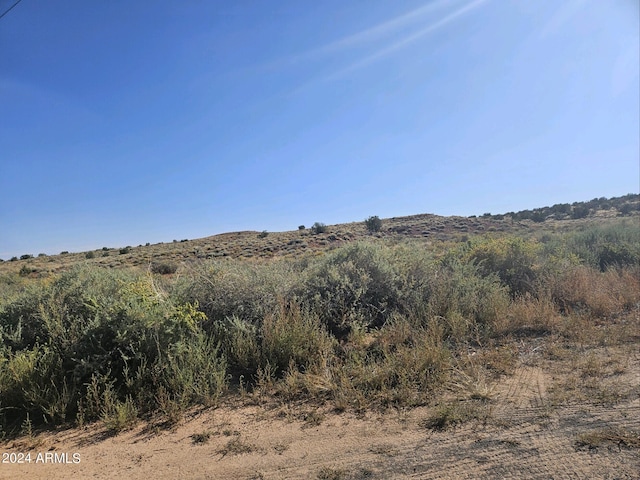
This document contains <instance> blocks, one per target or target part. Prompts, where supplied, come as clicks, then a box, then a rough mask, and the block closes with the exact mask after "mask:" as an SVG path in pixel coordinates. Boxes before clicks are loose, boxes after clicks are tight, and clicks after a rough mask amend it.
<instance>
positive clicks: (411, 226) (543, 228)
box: [0, 194, 640, 276]
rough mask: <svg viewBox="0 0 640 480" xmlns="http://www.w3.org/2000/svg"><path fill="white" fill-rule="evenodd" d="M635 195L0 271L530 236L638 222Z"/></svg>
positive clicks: (18, 262)
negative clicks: (376, 242)
mask: <svg viewBox="0 0 640 480" xmlns="http://www.w3.org/2000/svg"><path fill="white" fill-rule="evenodd" d="M639 215H640V195H631V194H630V195H625V196H623V197H616V198H611V199H607V198H604V197H602V198H599V199H593V200H591V201H589V202H574V203H573V204H560V205H554V206H552V207H543V208H538V209H534V210H524V211H520V212H516V213H514V212H510V213H506V214H500V215H491V214H485V215H482V216H480V217H475V216H474V217H456V216H453V217H442V216H438V215H432V214H420V215H411V216H404V217H392V218H387V219H382V228H381V229H380V231H379V232H375V233H373V234H372V233H371V232H369V231H368V230H367V228H366V226H365V223H364V222H352V223H344V224H337V225H328V226H326V231H325V232H324V233H314V232H313V231H312V229H311V228H305V229H303V230H299V229H298V230H294V231H288V232H264V233H262V234H261V232H258V231H244V232H232V233H223V234H219V235H213V236H210V237H205V238H199V239H191V240H189V239H182V240H179V241H178V240H174V241H173V242H171V243H156V244H146V245H138V246H133V247H132V246H120V247H113V248H110V247H104V248H101V249H99V250H95V251H87V252H75V253H73V252H72V253H69V252H64V253H62V254H59V255H51V256H47V255H44V254H40V255H33V254H24V255H22V256H21V257H20V258H18V257H14V258H13V259H12V261H0V272H3V271H4V272H16V271H21V272H22V274H23V275H30V276H38V275H46V274H49V273H53V272H58V271H61V270H64V269H66V268H68V267H69V266H71V265H74V264H77V263H85V262H88V263H91V264H97V265H101V266H107V267H109V268H122V267H150V266H151V267H154V266H155V268H156V269H157V270H158V271H159V272H165V273H168V272H174V271H175V269H176V268H177V267H178V266H179V265H180V264H181V263H182V262H189V261H195V260H204V259H213V258H245V259H257V260H260V259H270V258H274V257H276V258H281V257H285V258H291V257H297V256H301V255H305V254H313V252H318V251H326V250H330V249H333V248H336V247H338V246H340V245H342V244H344V243H348V242H352V241H355V240H361V239H366V238H371V237H374V238H384V239H396V240H397V239H402V238H417V239H424V240H425V241H427V242H431V243H434V242H435V243H439V242H440V243H441V242H447V241H459V240H465V241H466V240H467V239H468V238H469V237H470V236H473V235H483V234H493V235H500V234H514V235H521V236H522V235H524V236H531V235H534V236H538V237H541V236H543V235H544V234H549V233H562V232H568V231H571V230H576V229H581V228H587V227H588V226H589V225H596V224H606V223H615V222H616V221H618V220H617V219H629V220H630V221H632V222H637V221H638V218H639V217H638V216H639Z"/></svg>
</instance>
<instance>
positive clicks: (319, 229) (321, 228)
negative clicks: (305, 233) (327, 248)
mask: <svg viewBox="0 0 640 480" xmlns="http://www.w3.org/2000/svg"><path fill="white" fill-rule="evenodd" d="M311 231H312V232H313V233H314V234H316V235H317V234H318V233H324V232H326V231H327V226H326V225H325V224H324V223H321V222H316V223H314V224H313V226H312V227H311Z"/></svg>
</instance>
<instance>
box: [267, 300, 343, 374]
mask: <svg viewBox="0 0 640 480" xmlns="http://www.w3.org/2000/svg"><path fill="white" fill-rule="evenodd" d="M260 330H261V331H260V337H261V351H262V364H263V365H270V366H271V367H273V368H275V373H278V372H284V370H286V369H287V368H288V367H290V366H293V367H294V368H297V369H299V370H304V369H306V368H307V367H309V366H310V365H311V364H312V363H316V362H318V361H320V360H321V359H322V358H326V357H328V356H329V355H330V353H331V350H332V346H333V341H332V339H331V338H330V336H329V335H328V333H327V331H326V330H325V328H324V326H323V325H322V324H321V322H320V320H319V319H318V318H317V316H316V315H315V314H314V313H311V312H309V311H306V310H303V309H301V308H300V306H299V305H298V304H296V303H290V304H285V303H280V304H279V306H278V309H277V310H276V311H275V312H273V313H269V314H268V315H267V316H266V317H265V319H264V321H263V323H262V326H261V329H260Z"/></svg>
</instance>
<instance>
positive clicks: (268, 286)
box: [174, 260, 299, 325]
mask: <svg viewBox="0 0 640 480" xmlns="http://www.w3.org/2000/svg"><path fill="white" fill-rule="evenodd" d="M298 278H299V274H298V273H297V272H296V271H295V270H293V268H292V266H291V264H287V263H284V262H272V263H269V264H265V265H258V264H249V263H246V262H242V261H241V260H211V261H208V262H206V263H202V264H200V265H196V266H193V267H190V268H189V269H187V270H186V271H185V272H184V275H182V277H181V278H180V279H179V281H178V282H177V283H176V285H175V286H174V293H175V295H176V298H177V299H178V300H179V301H180V302H192V303H193V302H197V303H198V304H199V305H200V309H201V310H202V311H203V312H204V313H205V314H206V315H207V317H208V319H209V321H210V325H215V324H216V323H217V322H223V321H224V320H225V319H226V318H229V317H232V316H234V315H235V316H237V317H239V318H241V319H243V320H245V321H248V322H250V323H254V324H258V323H259V322H261V321H262V319H263V318H264V317H265V315H266V314H267V313H269V312H273V311H274V310H275V309H276V307H277V304H278V300H277V299H278V298H288V296H289V292H290V290H291V288H292V285H294V284H295V283H296V282H297V281H298Z"/></svg>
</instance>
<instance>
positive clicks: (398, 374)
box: [332, 315, 451, 406]
mask: <svg viewBox="0 0 640 480" xmlns="http://www.w3.org/2000/svg"><path fill="white" fill-rule="evenodd" d="M375 336H376V339H375V340H374V342H372V343H371V344H370V345H369V346H368V347H367V348H365V349H356V350H352V351H347V354H346V356H345V358H344V360H343V362H342V363H339V364H336V365H335V366H334V368H333V370H332V374H333V376H334V378H335V381H336V386H335V391H334V401H340V402H345V401H346V402H347V403H349V404H352V405H353V404H354V402H355V403H356V404H357V402H358V401H363V400H364V401H366V402H375V403H380V404H384V405H398V406H411V405H420V404H424V403H425V402H426V401H427V400H428V398H429V397H430V395H431V394H432V393H433V392H434V391H436V390H438V389H439V388H441V387H442V386H443V384H444V381H445V379H446V376H447V373H446V372H447V369H448V367H449V365H450V361H451V353H450V352H449V350H448V349H447V348H446V347H445V345H444V344H443V342H442V337H443V332H442V330H441V329H439V326H438V325H437V324H433V325H430V326H427V327H421V326H417V325H415V324H414V323H412V322H409V321H408V320H407V319H405V318H403V317H402V316H399V315H398V316H394V318H393V320H391V321H389V322H388V323H387V324H386V325H384V326H383V327H382V328H381V329H380V330H379V331H377V332H376V335H375ZM360 396H362V397H360ZM359 397H360V398H359Z"/></svg>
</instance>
